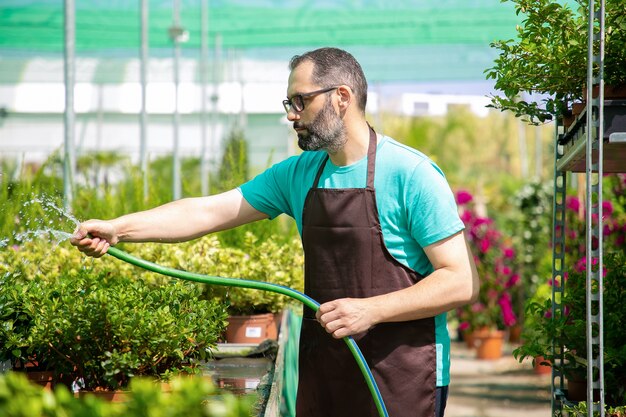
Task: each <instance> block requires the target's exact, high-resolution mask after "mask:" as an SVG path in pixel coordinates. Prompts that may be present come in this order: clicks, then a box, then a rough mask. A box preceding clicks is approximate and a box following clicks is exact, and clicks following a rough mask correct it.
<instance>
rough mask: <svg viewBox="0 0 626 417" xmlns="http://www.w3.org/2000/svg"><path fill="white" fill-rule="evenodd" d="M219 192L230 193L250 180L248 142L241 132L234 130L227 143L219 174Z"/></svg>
mask: <svg viewBox="0 0 626 417" xmlns="http://www.w3.org/2000/svg"><path fill="white" fill-rule="evenodd" d="M217 178H218V183H217V185H216V189H217V191H220V192H222V191H228V190H231V189H233V188H235V187H238V186H239V185H241V184H242V183H243V182H245V181H248V180H249V179H250V174H249V162H248V142H247V141H246V138H245V137H244V135H243V132H242V131H240V130H237V129H235V130H233V131H232V132H231V133H230V135H229V136H228V138H227V139H226V141H225V145H224V155H223V156H222V162H221V164H220V167H219V169H218V172H217Z"/></svg>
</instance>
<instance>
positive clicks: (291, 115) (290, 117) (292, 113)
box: [287, 109, 300, 122]
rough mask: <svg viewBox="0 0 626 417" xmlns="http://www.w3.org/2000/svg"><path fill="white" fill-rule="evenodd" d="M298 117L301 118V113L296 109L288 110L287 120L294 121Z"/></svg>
mask: <svg viewBox="0 0 626 417" xmlns="http://www.w3.org/2000/svg"><path fill="white" fill-rule="evenodd" d="M298 119H300V113H298V112H296V111H294V110H293V109H289V111H288V112H287V120H289V121H290V122H293V121H295V120H298Z"/></svg>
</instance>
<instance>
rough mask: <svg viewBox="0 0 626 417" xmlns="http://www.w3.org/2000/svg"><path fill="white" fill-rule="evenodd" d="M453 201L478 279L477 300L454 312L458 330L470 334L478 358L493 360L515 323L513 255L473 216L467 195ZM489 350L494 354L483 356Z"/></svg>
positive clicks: (486, 222)
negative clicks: (478, 291) (464, 228)
mask: <svg viewBox="0 0 626 417" xmlns="http://www.w3.org/2000/svg"><path fill="white" fill-rule="evenodd" d="M456 197H457V204H458V205H459V208H460V210H461V219H462V220H463V222H464V223H465V226H466V236H467V240H468V243H469V245H470V248H471V250H472V253H473V255H474V261H475V263H476V268H477V270H478V276H479V277H480V293H479V298H478V300H477V301H476V302H475V303H473V304H471V305H467V306H464V307H462V308H460V309H458V310H457V315H458V319H459V321H460V324H459V329H460V330H464V331H471V332H473V337H474V338H475V344H476V345H477V356H478V357H479V358H484V359H495V358H498V357H500V355H501V354H502V344H503V341H504V330H505V329H507V328H509V327H510V326H513V325H514V324H515V323H516V322H517V317H516V315H515V312H514V311H513V306H512V302H511V301H512V295H511V294H512V292H513V291H514V288H515V287H516V286H517V285H519V274H518V273H517V272H516V271H515V268H514V265H515V263H514V261H515V251H514V250H513V248H512V247H511V246H510V245H509V244H507V242H506V240H505V237H504V236H503V234H502V233H501V232H500V231H499V230H498V229H497V228H496V226H495V224H494V221H493V219H491V218H489V217H486V216H483V215H479V214H478V213H477V211H476V210H475V209H474V207H473V206H472V202H473V197H472V195H471V194H469V193H468V192H466V191H459V192H458V193H457V196H456ZM491 346H493V348H494V351H493V352H487V349H489V348H490V347H491ZM483 351H485V352H483Z"/></svg>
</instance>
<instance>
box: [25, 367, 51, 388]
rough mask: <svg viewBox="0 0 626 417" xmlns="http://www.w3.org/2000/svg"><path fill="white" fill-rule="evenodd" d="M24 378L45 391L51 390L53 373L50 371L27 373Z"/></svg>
mask: <svg viewBox="0 0 626 417" xmlns="http://www.w3.org/2000/svg"><path fill="white" fill-rule="evenodd" d="M26 378H28V380H29V381H31V382H34V383H35V384H37V385H41V386H42V387H44V388H45V389H52V387H53V385H54V373H53V372H52V371H27V372H26Z"/></svg>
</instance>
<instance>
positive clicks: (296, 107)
mask: <svg viewBox="0 0 626 417" xmlns="http://www.w3.org/2000/svg"><path fill="white" fill-rule="evenodd" d="M337 88H339V86H336V87H328V88H322V89H321V90H315V91H311V92H310V93H302V94H296V95H294V96H293V97H291V98H288V99H287V100H283V106H284V107H285V111H286V112H287V113H289V112H290V111H291V109H293V111H295V112H298V113H299V112H301V111H302V110H304V99H305V98H308V97H313V96H316V95H319V94H322V93H328V92H329V91H332V90H335V89H337Z"/></svg>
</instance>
